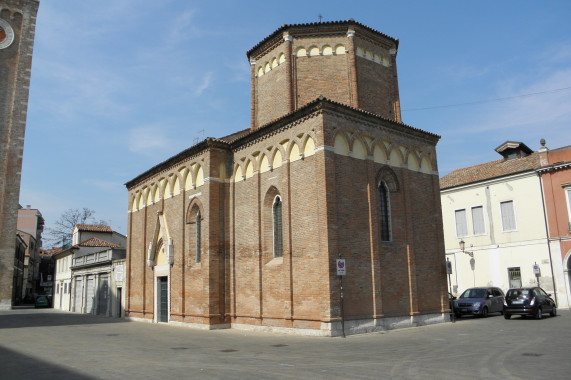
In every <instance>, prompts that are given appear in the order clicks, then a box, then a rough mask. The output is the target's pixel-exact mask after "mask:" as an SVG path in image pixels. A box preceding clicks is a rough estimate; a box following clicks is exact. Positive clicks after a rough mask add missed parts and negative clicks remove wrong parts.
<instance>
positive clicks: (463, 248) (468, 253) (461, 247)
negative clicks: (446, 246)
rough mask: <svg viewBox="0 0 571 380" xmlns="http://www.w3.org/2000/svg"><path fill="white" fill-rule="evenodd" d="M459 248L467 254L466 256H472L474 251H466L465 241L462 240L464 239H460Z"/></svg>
mask: <svg viewBox="0 0 571 380" xmlns="http://www.w3.org/2000/svg"><path fill="white" fill-rule="evenodd" d="M459 244H460V250H461V251H462V253H465V254H467V255H468V256H470V257H472V258H474V252H470V251H466V250H465V249H466V242H464V240H460V243H459Z"/></svg>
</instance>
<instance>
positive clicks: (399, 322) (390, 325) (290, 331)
mask: <svg viewBox="0 0 571 380" xmlns="http://www.w3.org/2000/svg"><path fill="white" fill-rule="evenodd" d="M125 320H127V321H134V322H147V323H154V321H153V320H152V319H147V318H136V317H125ZM444 322H450V315H449V314H448V313H434V314H422V315H412V316H400V317H388V318H379V319H372V318H371V319H361V320H353V321H345V335H356V334H367V333H374V332H380V331H387V330H396V329H403V328H409V327H418V326H427V325H434V324H437V323H444ZM165 324H168V325H171V326H178V327H187V328H193V329H197V330H218V329H230V328H231V329H235V330H244V331H255V332H268V333H274V334H287V335H302V336H329V337H336V336H342V335H343V333H342V330H341V322H332V323H328V322H322V323H321V328H320V329H301V328H290V327H278V326H260V325H249V324H241V323H233V324H230V323H223V324H214V325H209V324H201V323H188V322H178V321H170V322H168V323H165Z"/></svg>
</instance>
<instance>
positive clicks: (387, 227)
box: [379, 182, 391, 241]
mask: <svg viewBox="0 0 571 380" xmlns="http://www.w3.org/2000/svg"><path fill="white" fill-rule="evenodd" d="M379 216H380V219H381V220H380V223H381V241H390V240H391V212H390V202H389V190H388V189H387V185H386V184H385V183H384V182H381V183H380V184H379Z"/></svg>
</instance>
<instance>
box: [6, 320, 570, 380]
mask: <svg viewBox="0 0 571 380" xmlns="http://www.w3.org/2000/svg"><path fill="white" fill-rule="evenodd" d="M570 338H571V312H569V311H560V312H559V316H557V317H556V318H549V317H546V318H545V319H544V320H540V321H536V320H532V319H522V318H519V317H512V319H511V320H504V318H503V317H501V316H499V315H498V316H491V317H489V318H486V319H478V318H462V319H461V320H459V321H457V322H456V323H444V324H439V325H432V326H424V327H416V328H409V329H402V330H391V331H387V332H381V333H373V334H364V335H354V336H349V337H347V338H346V339H343V338H341V337H337V338H330V337H304V336H292V335H279V334H270V333H257V332H251V331H247V332H246V331H240V330H215V331H205V330H193V329H190V328H185V327H173V326H168V325H162V324H149V323H142V322H127V321H125V320H121V319H114V318H105V317H98V316H92V315H83V314H76V313H69V312H61V311H55V310H52V309H38V310H29V309H22V310H11V311H2V312H0V379H32V378H35V379H118V378H121V379H151V378H161V379H170V378H189V379H276V378H278V379H306V378H311V379H347V378H350V379H373V378H375V379H377V378H381V379H382V378H387V379H399V378H402V379H413V378H414V379H418V378H423V379H458V378H482V379H485V378H503V379H534V378H540V377H545V376H548V377H549V378H551V379H567V378H569V376H570V375H569V373H571V361H569V359H568V352H569V346H570V342H571V340H570Z"/></svg>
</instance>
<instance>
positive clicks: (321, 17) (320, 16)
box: [317, 13, 323, 22]
mask: <svg viewBox="0 0 571 380" xmlns="http://www.w3.org/2000/svg"><path fill="white" fill-rule="evenodd" d="M317 17H319V22H321V20H322V19H323V16H322V15H321V13H320V14H319V16H317Z"/></svg>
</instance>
